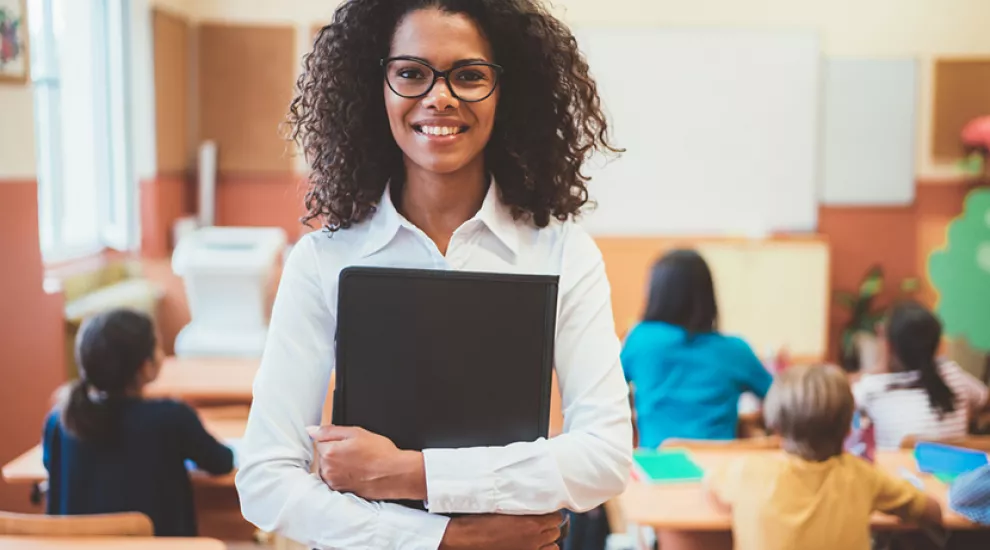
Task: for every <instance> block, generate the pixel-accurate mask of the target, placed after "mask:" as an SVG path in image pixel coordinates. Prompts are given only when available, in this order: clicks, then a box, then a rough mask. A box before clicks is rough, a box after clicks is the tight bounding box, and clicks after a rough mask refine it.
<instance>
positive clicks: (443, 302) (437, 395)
mask: <svg viewBox="0 0 990 550" xmlns="http://www.w3.org/2000/svg"><path fill="white" fill-rule="evenodd" d="M557 286H558V277H556V276H547V275H510V274H493V273H472V272H464V271H435V270H421V269H393V268H367V267H352V268H347V269H345V270H344V271H343V272H341V274H340V285H339V290H338V303H337V335H336V342H337V348H336V359H337V365H336V388H335V390H334V402H333V423H334V424H337V425H343V426H360V427H362V428H365V429H367V430H369V431H371V432H374V433H377V434H380V435H383V436H385V437H388V438H389V439H391V440H392V441H393V442H394V443H395V444H396V446H397V447H399V448H400V449H406V450H423V449H437V448H462V447H478V446H503V445H508V444H511V443H515V442H520V441H534V440H536V439H539V438H541V437H547V431H548V429H549V421H550V420H549V419H550V384H551V376H552V368H553V344H554V332H555V327H556V310H557Z"/></svg>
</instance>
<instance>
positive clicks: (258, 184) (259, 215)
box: [216, 173, 309, 242]
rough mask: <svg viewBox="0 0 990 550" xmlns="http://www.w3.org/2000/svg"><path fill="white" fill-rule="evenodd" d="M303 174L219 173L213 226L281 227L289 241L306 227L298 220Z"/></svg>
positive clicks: (301, 204) (300, 208)
mask: <svg viewBox="0 0 990 550" xmlns="http://www.w3.org/2000/svg"><path fill="white" fill-rule="evenodd" d="M303 180H304V176H300V175H296V174H291V173H284V174H242V173H221V174H220V177H219V181H218V182H217V196H216V205H217V212H216V221H217V225H246V226H267V227H281V228H282V229H284V230H285V232H286V234H287V235H288V238H289V242H295V241H296V240H298V239H299V237H300V236H302V235H303V234H304V233H306V232H308V231H309V230H308V229H307V228H306V227H305V226H303V225H302V224H300V223H299V218H300V216H302V215H303V214H304V213H305V208H303V197H304V196H305V194H306V192H305V189H304V183H303Z"/></svg>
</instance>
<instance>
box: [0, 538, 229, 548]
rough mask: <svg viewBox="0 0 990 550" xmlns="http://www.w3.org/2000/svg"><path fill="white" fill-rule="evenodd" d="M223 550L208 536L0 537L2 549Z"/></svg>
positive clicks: (219, 544)
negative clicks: (180, 549)
mask: <svg viewBox="0 0 990 550" xmlns="http://www.w3.org/2000/svg"><path fill="white" fill-rule="evenodd" d="M174 548H182V549H183V550H224V549H225V548H227V545H226V544H224V543H222V542H220V541H219V540H216V539H208V538H201V537H198V538H152V537H9V536H0V550H15V549H16V550H76V549H82V550H85V549H88V550H159V549H160V550H171V549H174Z"/></svg>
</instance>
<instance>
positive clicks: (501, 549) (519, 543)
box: [440, 513, 564, 550]
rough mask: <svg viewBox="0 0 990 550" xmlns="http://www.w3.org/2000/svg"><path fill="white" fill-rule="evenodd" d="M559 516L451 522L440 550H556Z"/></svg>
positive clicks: (491, 517) (467, 518)
mask: <svg viewBox="0 0 990 550" xmlns="http://www.w3.org/2000/svg"><path fill="white" fill-rule="evenodd" d="M563 519H564V518H563V516H561V514H559V513H554V514H546V515H543V516H499V515H481V516H463V517H459V518H454V519H452V520H450V523H449V524H447V531H446V532H445V533H444V535H443V540H442V541H440V550H462V549H464V550H467V549H471V550H541V549H543V548H557V544H556V543H557V541H558V540H559V539H560V538H561V528H562V527H563V525H564V521H563Z"/></svg>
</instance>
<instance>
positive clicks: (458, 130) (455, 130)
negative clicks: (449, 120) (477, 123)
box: [412, 124, 468, 137]
mask: <svg viewBox="0 0 990 550" xmlns="http://www.w3.org/2000/svg"><path fill="white" fill-rule="evenodd" d="M412 128H413V130H415V131H416V133H417V134H421V135H424V136H428V137H446V136H456V135H458V134H463V133H464V132H467V130H468V127H467V126H432V125H426V124H413V125H412Z"/></svg>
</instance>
